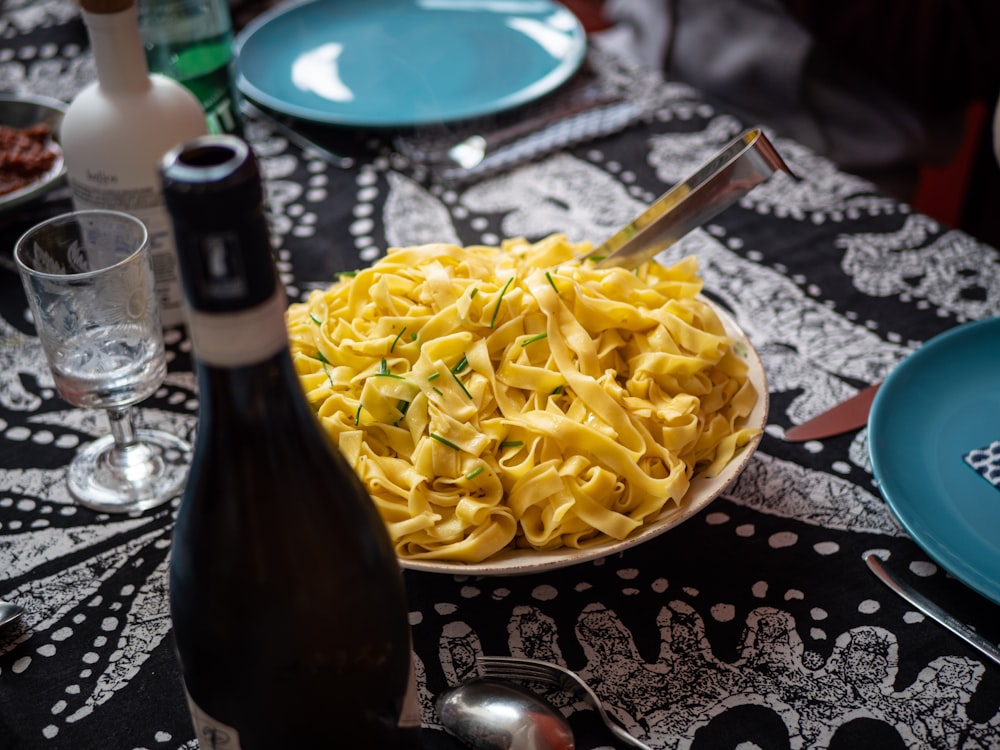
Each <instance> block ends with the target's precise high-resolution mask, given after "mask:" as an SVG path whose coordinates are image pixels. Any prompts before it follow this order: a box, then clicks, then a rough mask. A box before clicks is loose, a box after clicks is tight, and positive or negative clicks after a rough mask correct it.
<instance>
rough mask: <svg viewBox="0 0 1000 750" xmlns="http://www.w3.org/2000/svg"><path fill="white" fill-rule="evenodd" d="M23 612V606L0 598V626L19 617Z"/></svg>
mask: <svg viewBox="0 0 1000 750" xmlns="http://www.w3.org/2000/svg"><path fill="white" fill-rule="evenodd" d="M23 614H24V607H21V606H19V605H17V604H14V602H5V601H3V600H2V599H0V628H2V627H4V626H5V625H9V624H10V623H12V622H14V621H15V620H18V619H20V617H21V616H22V615H23Z"/></svg>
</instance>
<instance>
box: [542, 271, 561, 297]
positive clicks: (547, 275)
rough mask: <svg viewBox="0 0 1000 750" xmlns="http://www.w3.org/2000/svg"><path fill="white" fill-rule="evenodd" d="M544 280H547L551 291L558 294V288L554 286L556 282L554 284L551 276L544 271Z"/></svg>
mask: <svg viewBox="0 0 1000 750" xmlns="http://www.w3.org/2000/svg"><path fill="white" fill-rule="evenodd" d="M545 278H547V279H548V280H549V284H550V285H551V286H552V288H553V289H555V290H556V294H559V287H557V286H556V282H554V281H553V280H552V274H550V273H549V272H548V271H546V272H545Z"/></svg>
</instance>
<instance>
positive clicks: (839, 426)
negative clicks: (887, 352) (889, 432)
mask: <svg viewBox="0 0 1000 750" xmlns="http://www.w3.org/2000/svg"><path fill="white" fill-rule="evenodd" d="M880 385H882V384H881V383H875V384H874V385H870V386H868V387H867V388H864V389H862V390H860V391H858V392H857V393H856V394H854V395H853V396H851V397H850V398H849V399H847V400H846V401H841V402H840V403H839V404H837V405H836V406H834V407H831V408H830V409H827V410H826V411H825V412H823V413H822V414H817V415H816V416H815V417H813V418H812V419H809V420H807V421H805V422H803V423H802V424H799V425H795V426H794V427H792V428H790V429H788V430H786V431H785V440H787V441H788V442H790V443H801V442H802V441H804V440H822V439H823V438H828V437H833V436H834V435H840V434H842V433H845V432H850V431H851V430H859V429H861V428H862V427H864V426H865V425H866V424H868V412H870V411H871V408H872V401H874V400H875V394H876V393H877V392H878V389H879V386H880Z"/></svg>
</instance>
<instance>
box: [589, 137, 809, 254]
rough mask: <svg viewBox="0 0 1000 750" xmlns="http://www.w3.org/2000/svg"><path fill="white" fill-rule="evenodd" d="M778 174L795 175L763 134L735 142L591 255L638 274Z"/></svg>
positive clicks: (739, 138)
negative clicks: (658, 257)
mask: <svg viewBox="0 0 1000 750" xmlns="http://www.w3.org/2000/svg"><path fill="white" fill-rule="evenodd" d="M777 171H781V172H788V173H789V174H791V170H790V169H789V168H788V165H786V164H785V162H784V160H783V159H782V158H781V156H780V155H779V154H778V152H777V151H776V150H775V149H774V146H772V145H771V142H770V141H769V140H768V139H767V137H766V136H765V135H764V133H763V132H762V131H761V130H760V129H759V128H754V129H752V130H748V131H747V132H745V133H744V134H743V135H741V136H739V137H738V138H736V139H735V140H733V141H732V142H730V143H729V144H728V145H727V146H726V147H725V148H723V149H722V150H721V151H720V152H719V153H717V154H716V155H715V156H713V157H712V158H711V159H710V160H709V161H708V162H707V163H706V164H705V165H704V166H702V167H701V168H700V169H698V171H696V172H695V173H694V174H692V175H691V176H690V177H688V178H687V179H686V180H684V181H683V182H680V183H678V184H677V185H675V186H674V187H672V188H671V189H670V190H668V191H667V192H666V193H664V194H663V195H662V196H660V198H658V199H657V200H656V201H655V202H654V203H653V205H651V206H650V207H649V208H648V209H646V210H645V211H643V212H642V213H641V214H640V215H639V216H637V217H636V218H635V219H633V220H632V221H631V222H629V223H628V224H626V225H625V226H624V227H622V228H621V229H619V230H618V231H617V232H615V234H613V235H612V236H611V237H609V238H608V239H607V240H605V241H604V242H603V243H602V244H601V245H600V246H599V247H597V248H595V249H594V251H593V252H592V253H591V255H592V256H605V257H604V258H603V259H602V260H601V261H600V262H599V263H598V264H597V265H598V266H599V267H613V266H622V267H625V268H635V267H636V266H638V265H640V264H641V263H643V262H645V261H647V260H649V259H650V258H652V257H653V256H654V255H656V254H657V253H659V252H662V251H663V250H666V249H667V248H668V247H670V245H672V244H674V243H675V242H676V241H677V240H679V239H680V238H681V237H683V236H684V235H686V234H687V233H688V232H690V231H691V230H692V229H695V228H696V227H699V226H701V225H702V224H704V223H705V222H706V221H708V220H709V219H711V218H713V217H714V216H716V215H717V214H719V213H721V212H722V211H723V210H724V209H726V208H728V207H729V206H731V205H732V204H733V203H735V202H736V201H737V200H739V199H740V198H741V197H742V196H744V195H746V194H747V193H748V192H750V191H751V190H752V189H753V188H755V187H756V186H757V185H759V184H760V183H762V182H763V181H764V180H766V179H767V178H768V177H770V176H771V175H772V174H774V173H775V172H777Z"/></svg>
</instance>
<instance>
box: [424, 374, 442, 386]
mask: <svg viewBox="0 0 1000 750" xmlns="http://www.w3.org/2000/svg"><path fill="white" fill-rule="evenodd" d="M439 377H441V373H439V372H432V373H431V374H430V375H428V376H427V382H428V383H429V382H431V381H432V380H437V379H438V378H439Z"/></svg>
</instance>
